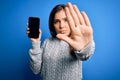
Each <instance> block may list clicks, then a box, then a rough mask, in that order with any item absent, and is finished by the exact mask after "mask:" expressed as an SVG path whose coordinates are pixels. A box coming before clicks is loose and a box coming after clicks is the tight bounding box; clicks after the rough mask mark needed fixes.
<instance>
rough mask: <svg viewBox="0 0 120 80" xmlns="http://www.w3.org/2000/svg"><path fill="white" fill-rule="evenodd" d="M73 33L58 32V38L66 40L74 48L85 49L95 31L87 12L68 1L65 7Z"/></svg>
mask: <svg viewBox="0 0 120 80" xmlns="http://www.w3.org/2000/svg"><path fill="white" fill-rule="evenodd" d="M65 13H66V16H67V20H68V24H69V27H70V29H71V35H70V36H69V37H68V36H65V35H64V34H57V38H59V39H62V40H64V41H66V42H67V43H68V44H69V45H70V46H71V47H72V48H73V49H75V50H81V49H83V48H84V47H85V46H86V45H87V44H88V43H89V42H90V41H91V40H92V37H93V31H92V27H91V24H90V21H89V19H88V16H87V14H86V13H85V12H82V13H80V11H79V10H78V8H77V6H76V5H72V4H71V3H68V5H67V7H66V8H65Z"/></svg>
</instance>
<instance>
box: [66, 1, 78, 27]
mask: <svg viewBox="0 0 120 80" xmlns="http://www.w3.org/2000/svg"><path fill="white" fill-rule="evenodd" d="M68 8H69V11H70V13H71V15H72V18H73V20H74V23H75V26H76V25H79V19H78V16H77V14H76V12H75V10H74V8H73V6H72V4H71V3H68Z"/></svg>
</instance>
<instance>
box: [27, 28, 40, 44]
mask: <svg viewBox="0 0 120 80" xmlns="http://www.w3.org/2000/svg"><path fill="white" fill-rule="evenodd" d="M29 33H30V29H29V28H27V31H26V34H27V35H28V34H29ZM41 36H42V31H41V30H40V29H39V37H38V38H30V40H31V42H39V41H40V39H41Z"/></svg>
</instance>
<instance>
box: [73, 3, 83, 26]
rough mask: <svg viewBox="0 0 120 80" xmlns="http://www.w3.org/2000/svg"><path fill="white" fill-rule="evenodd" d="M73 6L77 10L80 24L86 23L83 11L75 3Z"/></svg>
mask: <svg viewBox="0 0 120 80" xmlns="http://www.w3.org/2000/svg"><path fill="white" fill-rule="evenodd" d="M73 8H74V10H75V12H76V14H77V16H78V18H79V22H80V24H85V22H84V19H83V16H82V15H81V13H80V11H79V9H78V8H77V6H76V5H74V6H73Z"/></svg>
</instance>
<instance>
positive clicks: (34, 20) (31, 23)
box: [28, 17, 40, 38]
mask: <svg viewBox="0 0 120 80" xmlns="http://www.w3.org/2000/svg"><path fill="white" fill-rule="evenodd" d="M39 25H40V19H39V18H38V17H29V20H28V27H29V31H30V33H29V34H28V37H29V38H38V37H39Z"/></svg>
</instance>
